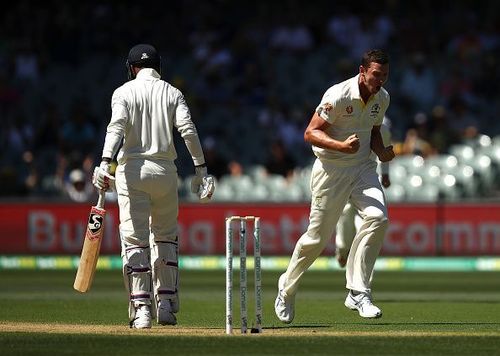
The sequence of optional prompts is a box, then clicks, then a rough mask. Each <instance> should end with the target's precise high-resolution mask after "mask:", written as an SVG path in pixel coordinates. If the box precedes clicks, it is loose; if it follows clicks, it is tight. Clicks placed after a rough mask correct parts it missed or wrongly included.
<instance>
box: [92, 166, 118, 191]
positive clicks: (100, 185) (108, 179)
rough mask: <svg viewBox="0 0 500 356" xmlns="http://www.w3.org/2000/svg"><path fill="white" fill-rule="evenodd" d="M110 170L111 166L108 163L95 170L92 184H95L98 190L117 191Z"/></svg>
mask: <svg viewBox="0 0 500 356" xmlns="http://www.w3.org/2000/svg"><path fill="white" fill-rule="evenodd" d="M109 170H110V164H109V162H106V161H102V162H101V164H100V165H99V166H98V167H95V168H94V174H93V175H92V184H94V186H95V187H96V188H97V189H100V190H104V191H106V190H109V189H111V190H114V189H115V177H113V176H112V175H111V174H109Z"/></svg>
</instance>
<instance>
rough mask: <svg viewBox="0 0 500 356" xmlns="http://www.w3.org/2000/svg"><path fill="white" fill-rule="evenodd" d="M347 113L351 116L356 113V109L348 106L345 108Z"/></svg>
mask: <svg viewBox="0 0 500 356" xmlns="http://www.w3.org/2000/svg"><path fill="white" fill-rule="evenodd" d="M345 111H346V112H347V113H348V114H349V115H350V114H352V112H353V111H354V109H353V108H352V105H348V106H347V107H346V108H345Z"/></svg>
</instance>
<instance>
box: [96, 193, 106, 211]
mask: <svg viewBox="0 0 500 356" xmlns="http://www.w3.org/2000/svg"><path fill="white" fill-rule="evenodd" d="M105 200H106V191H105V190H101V189H99V199H97V207H98V208H99V209H104V201H105Z"/></svg>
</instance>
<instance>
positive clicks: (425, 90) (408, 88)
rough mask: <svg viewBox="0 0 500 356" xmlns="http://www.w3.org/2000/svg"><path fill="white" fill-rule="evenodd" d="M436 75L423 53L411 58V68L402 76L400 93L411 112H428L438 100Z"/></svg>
mask: <svg viewBox="0 0 500 356" xmlns="http://www.w3.org/2000/svg"><path fill="white" fill-rule="evenodd" d="M436 86H437V82H436V74H435V73H434V72H433V68H432V67H431V66H429V65H428V59H427V58H426V57H425V55H424V54H423V53H422V52H417V53H415V54H413V56H412V57H411V66H410V67H409V68H408V69H407V70H405V71H404V72H403V74H402V78H401V83H400V88H399V90H400V93H401V95H402V96H403V98H402V99H403V100H404V101H405V103H407V104H408V106H409V111H410V110H411V112H416V111H424V112H427V111H429V110H430V109H431V108H432V105H433V104H434V101H435V100H436Z"/></svg>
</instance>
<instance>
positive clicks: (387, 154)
mask: <svg viewBox="0 0 500 356" xmlns="http://www.w3.org/2000/svg"><path fill="white" fill-rule="evenodd" d="M376 154H377V156H378V159H379V160H380V162H389V161H390V160H392V159H393V158H394V157H395V156H396V154H395V153H394V151H393V150H392V145H391V146H387V147H385V148H384V149H383V150H382V151H380V152H376Z"/></svg>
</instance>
